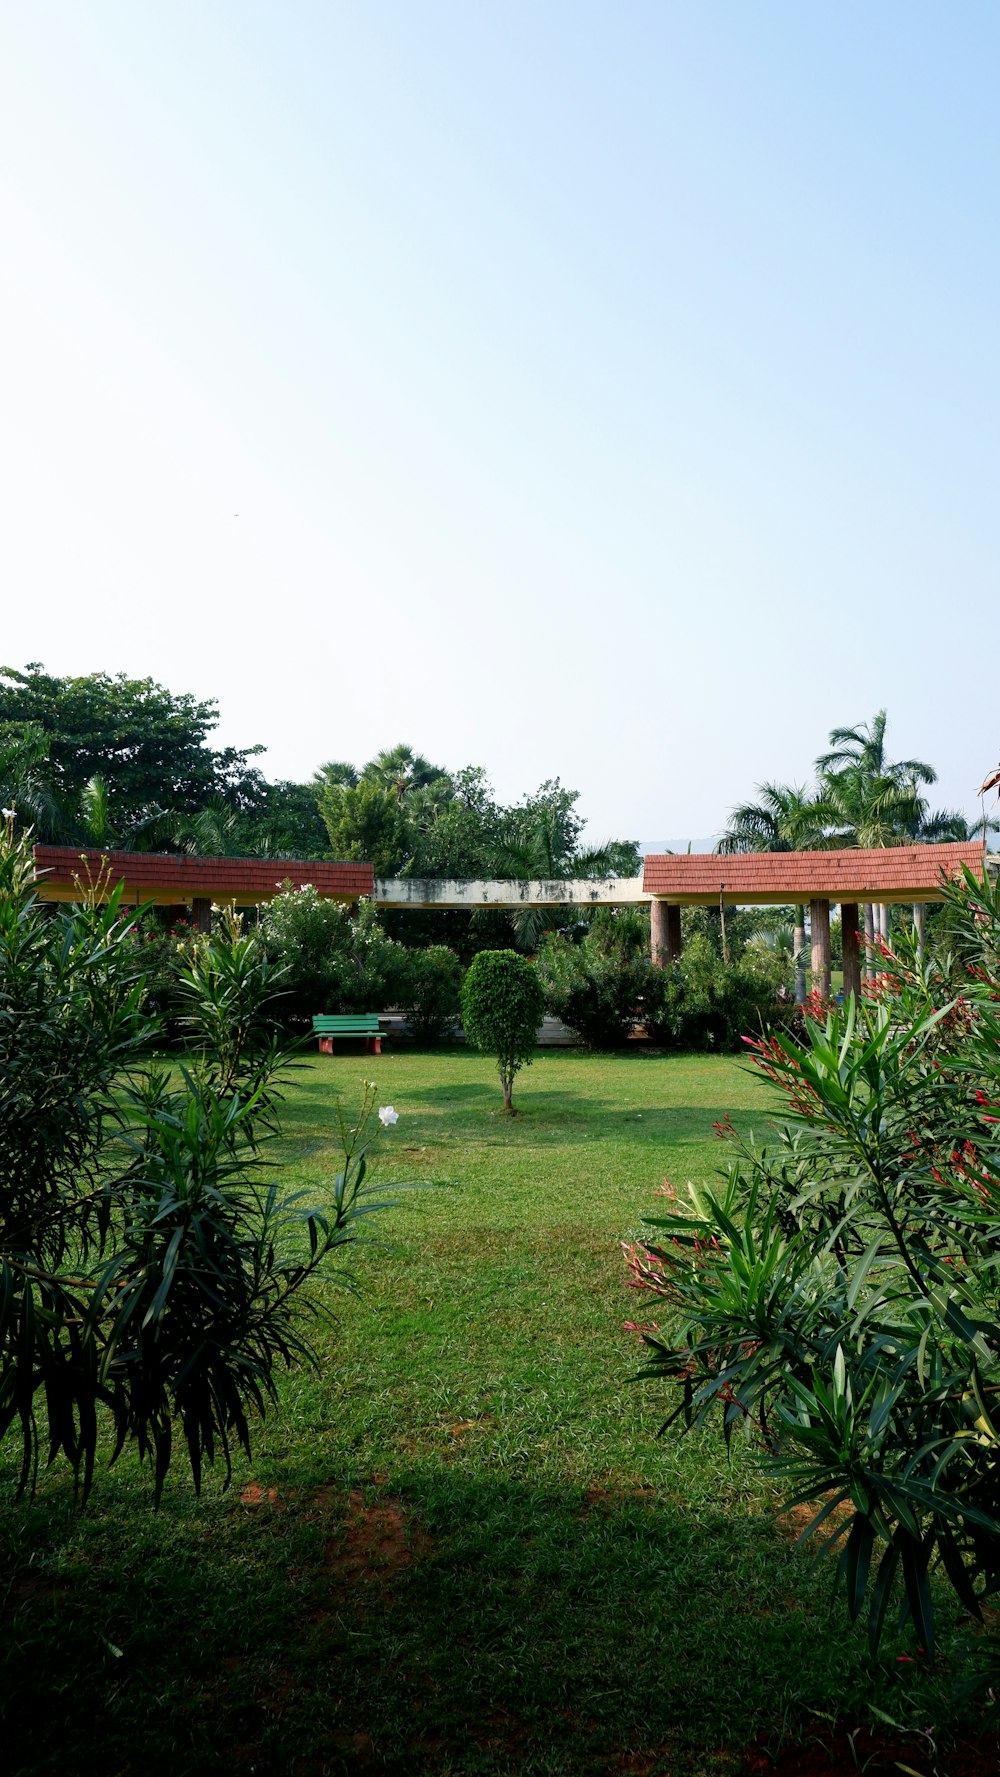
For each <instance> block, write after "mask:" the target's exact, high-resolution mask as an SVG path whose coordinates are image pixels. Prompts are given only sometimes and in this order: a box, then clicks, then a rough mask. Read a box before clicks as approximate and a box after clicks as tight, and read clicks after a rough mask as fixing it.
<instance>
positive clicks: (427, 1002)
mask: <svg viewBox="0 0 1000 1777" xmlns="http://www.w3.org/2000/svg"><path fill="white" fill-rule="evenodd" d="M462 974H463V970H462V965H461V963H460V962H459V959H458V957H457V956H456V955H455V952H454V951H453V950H449V949H448V948H447V946H446V945H444V944H431V945H428V947H427V949H426V950H409V951H407V953H406V961H405V965H404V967H403V970H402V976H401V980H400V984H399V988H398V991H397V1002H398V1004H399V1006H400V1009H401V1010H402V1011H404V1012H405V1013H406V1020H407V1024H408V1025H409V1028H410V1031H411V1032H412V1034H413V1035H414V1036H415V1037H416V1038H417V1039H418V1040H419V1041H421V1042H430V1043H434V1042H439V1041H440V1040H441V1038H442V1037H445V1036H448V1035H449V1034H450V1033H451V1032H452V1031H453V1029H454V1027H455V1025H456V1024H457V1023H458V1020H459V1017H460V1015H461V988H462Z"/></svg>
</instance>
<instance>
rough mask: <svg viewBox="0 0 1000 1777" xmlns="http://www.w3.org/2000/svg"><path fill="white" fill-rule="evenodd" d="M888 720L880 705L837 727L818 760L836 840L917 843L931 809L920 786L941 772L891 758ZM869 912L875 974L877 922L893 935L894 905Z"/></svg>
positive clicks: (868, 945)
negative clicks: (859, 721)
mask: <svg viewBox="0 0 1000 1777" xmlns="http://www.w3.org/2000/svg"><path fill="white" fill-rule="evenodd" d="M887 721H888V719H887V716H886V712H885V710H878V711H876V714H875V715H874V716H873V718H872V720H871V721H870V722H869V723H868V724H867V725H866V726H864V727H860V726H859V727H855V728H834V729H833V730H832V732H831V734H830V748H831V751H830V752H828V753H824V754H822V755H821V757H820V758H819V759H817V761H816V768H817V771H818V772H819V775H820V795H821V798H822V800H823V801H824V802H825V803H826V804H827V805H828V806H829V807H830V809H831V811H832V815H833V820H832V825H833V829H834V830H833V833H832V835H831V838H832V842H833V843H834V844H835V845H851V846H855V845H856V846H863V847H866V848H869V849H874V850H878V849H881V848H882V847H885V846H891V845H905V844H907V842H908V841H909V842H910V843H912V834H913V832H914V831H915V829H916V828H917V827H919V825H920V822H921V820H922V819H923V817H924V816H925V814H926V808H927V805H926V803H925V802H924V800H923V798H922V797H921V795H920V791H919V788H918V786H919V785H921V784H932V783H934V782H935V780H936V778H937V773H936V772H935V770H934V768H933V766H931V765H928V764H926V763H925V761H924V760H922V759H898V760H895V761H892V760H890V759H889V757H888V754H887V751H886V744H885V734H886V727H887ZM864 917H865V957H866V967H867V971H868V974H869V976H871V974H872V970H873V951H874V942H875V932H876V927H877V929H878V932H879V935H880V936H881V937H882V939H883V940H887V939H888V936H889V909H888V907H887V906H881V907H879V908H877V909H876V908H875V907H874V906H872V905H868V906H866V907H865V915H864Z"/></svg>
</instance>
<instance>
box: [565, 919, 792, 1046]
mask: <svg viewBox="0 0 1000 1777" xmlns="http://www.w3.org/2000/svg"><path fill="white" fill-rule="evenodd" d="M637 934H638V922H635V924H634V925H632V926H629V927H626V928H625V930H624V931H623V932H622V933H621V936H620V937H619V933H618V931H617V929H616V928H615V927H613V926H611V925H602V926H597V925H596V924H595V926H594V927H592V929H591V931H590V932H588V934H587V936H586V937H585V938H584V939H583V941H582V943H580V944H572V943H570V942H569V941H568V940H567V939H566V938H564V937H562V936H560V935H558V934H556V935H554V936H550V937H549V938H547V939H546V942H545V944H544V945H543V947H542V950H541V952H540V953H539V958H538V968H539V973H540V975H541V978H542V981H543V984H544V987H545V999H546V1005H547V1006H548V1009H549V1011H550V1012H552V1013H553V1014H554V1016H555V1017H557V1018H561V1019H563V1021H564V1022H565V1023H566V1024H568V1025H569V1026H570V1028H571V1029H572V1030H575V1031H577V1032H578V1033H579V1035H580V1036H581V1037H582V1038H583V1041H584V1042H585V1043H586V1044H587V1046H588V1047H589V1048H591V1049H608V1048H614V1047H615V1046H616V1045H618V1044H620V1043H623V1042H625V1041H626V1040H627V1038H628V1036H629V1034H630V1032H631V1030H632V1028H633V1026H634V1024H635V1022H636V1019H637V1018H638V1019H641V1021H642V1023H643V1025H644V1026H645V1028H646V1031H647V1034H648V1035H649V1036H650V1037H651V1038H652V1039H653V1041H654V1042H656V1043H658V1044H660V1045H662V1046H663V1047H666V1048H675V1049H738V1048H739V1047H740V1043H741V1040H742V1038H743V1037H744V1036H745V1035H747V1034H751V1035H753V1034H756V1033H757V1032H759V1031H760V1030H761V1029H762V1028H766V1027H767V1026H768V1025H770V1024H771V1023H772V1022H773V1021H774V1020H775V1019H776V1018H778V1017H779V1016H784V1014H783V1013H782V1008H781V1002H780V999H779V993H780V990H781V988H782V987H783V986H784V976H785V969H784V964H783V962H782V959H781V958H780V957H776V956H775V955H774V953H773V952H772V951H769V950H768V949H766V948H765V947H764V946H763V945H755V944H747V945H746V946H745V948H744V949H743V950H742V953H741V954H740V956H739V957H738V958H737V960H736V961H734V962H728V963H727V962H725V961H724V960H723V958H722V955H721V953H720V952H719V951H717V950H716V949H715V947H714V945H713V943H712V942H711V939H710V938H709V936H708V935H707V934H705V933H701V932H699V931H695V932H694V934H693V935H692V936H691V937H690V938H689V940H688V942H687V944H686V945H685V948H684V950H683V951H682V953H681V956H680V960H679V961H678V962H677V963H674V964H671V965H670V967H668V968H665V969H660V968H654V966H653V965H652V964H651V963H650V961H649V959H648V957H647V956H644V955H639V954H638V953H637V946H636V943H635V938H636V936H637Z"/></svg>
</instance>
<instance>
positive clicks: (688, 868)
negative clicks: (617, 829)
mask: <svg viewBox="0 0 1000 1777" xmlns="http://www.w3.org/2000/svg"><path fill="white" fill-rule="evenodd" d="M963 864H967V865H968V866H969V868H970V869H971V870H975V871H977V872H979V873H981V872H982V868H983V846H982V844H981V843H979V842H978V841H974V842H972V843H971V844H968V845H965V844H963V845H900V846H893V847H891V848H890V849H888V850H885V851H851V850H844V851H798V852H742V853H739V852H738V853H731V854H727V855H725V856H723V855H721V854H719V853H718V852H707V853H700V854H698V855H696V856H691V855H688V856H677V857H673V856H670V855H665V856H649V857H647V858H646V859H645V860H644V868H643V877H642V881H643V888H644V889H645V891H646V893H647V894H651V895H662V896H663V897H664V898H665V899H667V900H672V901H687V902H689V903H691V902H694V903H697V902H701V903H702V904H704V905H708V904H710V903H714V902H717V901H718V899H719V892H720V888H721V889H722V891H723V893H724V895H725V899H726V900H727V901H729V902H738V903H742V904H747V905H749V904H752V903H753V902H759V903H767V902H771V903H774V904H783V903H786V902H796V901H808V900H811V899H816V900H824V899H829V900H831V901H838V902H841V901H846V902H848V903H850V902H854V901H893V900H897V901H906V900H910V901H912V900H920V899H921V898H923V899H927V898H933V896H934V895H935V893H936V892H937V891H938V890H939V889H940V886H941V879H942V876H945V877H956V876H960V875H961V873H962V866H963Z"/></svg>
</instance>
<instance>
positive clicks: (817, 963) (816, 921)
mask: <svg viewBox="0 0 1000 1777" xmlns="http://www.w3.org/2000/svg"><path fill="white" fill-rule="evenodd" d="M809 929H810V932H811V934H812V989H813V993H820V994H822V996H823V998H824V999H827V998H828V997H829V993H830V903H829V901H810V903H809Z"/></svg>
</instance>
